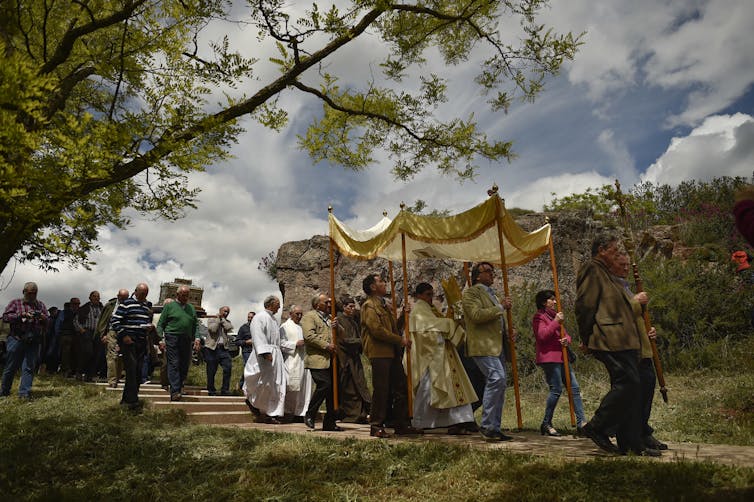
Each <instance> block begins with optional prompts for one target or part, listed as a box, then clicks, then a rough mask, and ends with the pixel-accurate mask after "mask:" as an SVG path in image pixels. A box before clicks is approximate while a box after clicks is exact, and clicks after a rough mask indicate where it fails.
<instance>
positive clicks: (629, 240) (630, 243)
mask: <svg viewBox="0 0 754 502" xmlns="http://www.w3.org/2000/svg"><path fill="white" fill-rule="evenodd" d="M615 196H616V199H617V202H618V209H619V211H620V214H621V218H622V219H623V228H624V232H625V238H624V242H623V244H624V246H625V248H626V252H627V253H628V257H629V259H630V260H631V268H632V269H633V273H634V282H635V283H636V292H637V293H641V292H643V291H644V283H643V282H642V280H641V277H640V276H639V265H638V264H637V263H636V252H635V250H634V240H633V235H632V232H631V223H630V222H629V220H628V211H627V210H626V207H625V205H624V203H623V193H622V192H621V189H620V182H619V181H618V180H615ZM641 311H642V317H643V318H644V329H645V330H646V331H647V338H649V330H650V329H652V320H651V319H650V317H649V309H648V308H647V306H646V305H642V306H641ZM649 345H650V346H651V347H652V362H653V363H654V365H655V373H656V374H657V383H658V384H660V394H661V395H662V400H663V401H665V403H667V402H668V388H667V386H666V385H665V374H664V373H663V371H662V361H661V360H660V353H659V352H658V351H657V342H656V341H655V340H654V339H653V338H649Z"/></svg>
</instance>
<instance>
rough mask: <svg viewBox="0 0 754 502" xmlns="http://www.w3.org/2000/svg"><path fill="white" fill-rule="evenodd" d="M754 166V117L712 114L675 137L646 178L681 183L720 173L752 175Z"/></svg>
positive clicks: (654, 180)
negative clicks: (692, 128) (680, 135)
mask: <svg viewBox="0 0 754 502" xmlns="http://www.w3.org/2000/svg"><path fill="white" fill-rule="evenodd" d="M753 169H754V117H752V116H750V115H746V114H743V113H736V114H735V115H717V116H712V117H708V118H707V119H706V120H705V121H704V122H703V123H702V124H701V125H700V126H699V127H697V128H695V129H694V130H692V131H691V132H690V133H689V134H688V135H687V136H684V137H677V138H673V139H672V141H671V142H670V146H668V149H667V151H665V153H663V154H662V155H661V156H660V157H659V158H658V159H657V161H656V162H655V163H654V164H652V165H651V166H650V167H649V169H647V172H646V173H645V174H644V175H642V177H641V178H642V181H651V182H652V183H668V184H671V185H675V184H677V183H678V182H679V181H683V180H687V179H699V180H706V179H710V178H712V177H716V176H744V177H748V176H750V175H751V174H752V170H753Z"/></svg>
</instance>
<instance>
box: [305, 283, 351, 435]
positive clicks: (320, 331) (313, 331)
mask: <svg viewBox="0 0 754 502" xmlns="http://www.w3.org/2000/svg"><path fill="white" fill-rule="evenodd" d="M331 302H332V300H331V299H330V297H329V296H327V295H325V294H322V293H320V294H318V295H316V296H315V297H314V298H312V307H313V310H310V311H309V312H307V313H306V314H305V315H304V317H303V318H302V319H301V330H302V331H303V334H304V343H305V345H306V358H304V367H305V368H307V369H308V370H309V371H310V372H311V375H312V380H314V383H315V384H316V386H317V388H316V389H315V390H314V393H313V394H312V399H311V401H310V402H309V409H307V410H306V415H305V416H304V423H305V424H306V426H307V427H309V428H310V429H314V417H315V416H316V415H317V412H318V411H319V407H320V406H322V402H323V401H324V402H325V407H326V409H327V411H326V412H325V417H324V419H323V420H322V430H323V431H342V430H343V428H341V427H338V426H337V425H336V424H335V420H336V413H335V406H334V403H335V401H334V399H333V385H332V369H331V365H332V354H333V352H335V345H334V344H333V342H332V330H333V328H337V326H338V320H337V319H333V320H332V321H331V320H330V316H329V311H330V307H331V305H332V303H331Z"/></svg>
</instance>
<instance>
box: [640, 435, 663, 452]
mask: <svg viewBox="0 0 754 502" xmlns="http://www.w3.org/2000/svg"><path fill="white" fill-rule="evenodd" d="M642 442H643V443H644V446H645V447H647V448H651V449H652V450H667V449H668V445H666V444H665V443H663V442H660V441H659V440H658V439H657V438H655V437H654V436H653V435H651V434H650V435H649V436H645V437H644V439H643V441H642Z"/></svg>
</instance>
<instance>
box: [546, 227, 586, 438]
mask: <svg viewBox="0 0 754 502" xmlns="http://www.w3.org/2000/svg"><path fill="white" fill-rule="evenodd" d="M545 221H546V222H547V223H549V222H550V218H545ZM549 245H550V267H552V283H553V285H554V288H555V301H556V302H557V303H558V312H562V311H563V307H562V304H561V302H560V286H558V267H557V266H556V265H555V247H554V246H553V243H552V230H550V239H549ZM564 338H565V327H563V325H562V324H561V325H560V340H561V343H560V350H561V351H562V353H563V371H565V384H566V390H567V391H568V408H569V409H570V411H571V426H572V427H576V413H575V411H574V407H573V388H572V387H571V362H570V361H569V360H568V349H567V348H566V346H565V345H564V344H563V342H562V340H563V339H564ZM579 425H581V424H579Z"/></svg>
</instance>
